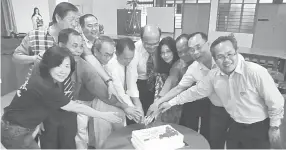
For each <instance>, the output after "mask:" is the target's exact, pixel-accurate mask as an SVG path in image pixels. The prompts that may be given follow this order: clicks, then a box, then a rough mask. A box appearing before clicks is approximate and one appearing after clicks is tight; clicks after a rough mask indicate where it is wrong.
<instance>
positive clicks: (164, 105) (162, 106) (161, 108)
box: [159, 102, 172, 113]
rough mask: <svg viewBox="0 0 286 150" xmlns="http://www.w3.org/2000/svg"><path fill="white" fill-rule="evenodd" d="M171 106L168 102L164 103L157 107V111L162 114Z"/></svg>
mask: <svg viewBox="0 0 286 150" xmlns="http://www.w3.org/2000/svg"><path fill="white" fill-rule="evenodd" d="M171 107H172V106H171V105H170V104H169V103H168V102H164V103H162V104H161V105H160V106H159V111H161V112H162V113H164V112H165V111H167V110H168V109H170V108H171Z"/></svg>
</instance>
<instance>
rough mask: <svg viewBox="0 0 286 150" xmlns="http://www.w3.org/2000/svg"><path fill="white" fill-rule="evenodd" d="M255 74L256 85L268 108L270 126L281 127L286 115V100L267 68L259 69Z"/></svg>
mask: <svg viewBox="0 0 286 150" xmlns="http://www.w3.org/2000/svg"><path fill="white" fill-rule="evenodd" d="M255 75H256V87H257V89H258V92H259V94H260V96H261V97H262V98H263V99H264V100H265V104H266V105H267V108H268V114H269V118H270V126H271V127H273V126H276V127H279V126H280V124H281V119H282V118H283V115H284V101H285V100H284V98H283V96H282V95H281V93H280V92H279V90H278V89H277V87H276V86H275V83H274V81H273V79H272V77H271V75H270V74H269V73H268V71H267V70H266V69H263V70H259V72H257V73H256V74H255Z"/></svg>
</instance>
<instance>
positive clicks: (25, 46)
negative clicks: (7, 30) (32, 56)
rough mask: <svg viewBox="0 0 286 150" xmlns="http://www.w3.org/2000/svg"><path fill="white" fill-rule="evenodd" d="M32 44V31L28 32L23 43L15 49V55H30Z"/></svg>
mask: <svg viewBox="0 0 286 150" xmlns="http://www.w3.org/2000/svg"><path fill="white" fill-rule="evenodd" d="M30 46H31V45H30V33H28V34H27V35H26V36H25V37H24V39H23V40H22V42H21V44H20V45H19V46H18V47H17V48H16V49H15V51H14V54H13V55H29V48H30Z"/></svg>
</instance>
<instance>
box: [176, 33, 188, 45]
mask: <svg viewBox="0 0 286 150" xmlns="http://www.w3.org/2000/svg"><path fill="white" fill-rule="evenodd" d="M183 38H185V39H187V40H189V38H190V35H188V34H185V33H184V34H181V35H180V36H178V37H177V38H176V43H177V42H178V41H180V40H181V39H183Z"/></svg>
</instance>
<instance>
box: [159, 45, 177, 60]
mask: <svg viewBox="0 0 286 150" xmlns="http://www.w3.org/2000/svg"><path fill="white" fill-rule="evenodd" d="M160 51H161V57H162V59H163V60H164V61H165V62H166V63H171V62H172V60H173V58H174V55H173V52H172V51H171V49H170V48H169V47H168V46H167V45H163V46H162V48H161V49H160Z"/></svg>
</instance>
